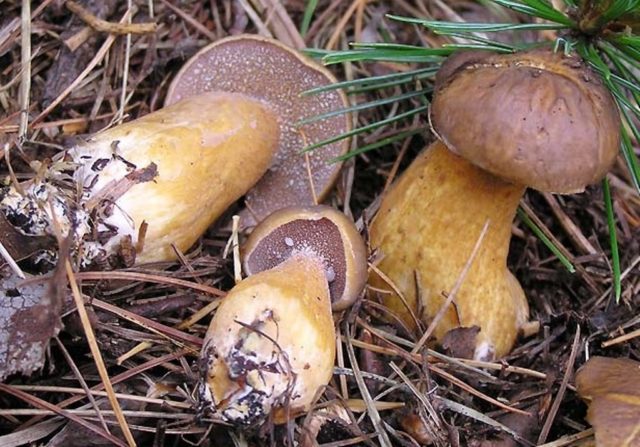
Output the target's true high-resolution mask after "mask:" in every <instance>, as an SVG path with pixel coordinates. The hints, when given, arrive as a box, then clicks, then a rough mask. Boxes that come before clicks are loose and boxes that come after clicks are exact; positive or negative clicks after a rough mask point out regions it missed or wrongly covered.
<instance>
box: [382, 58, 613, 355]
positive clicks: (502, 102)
mask: <svg viewBox="0 0 640 447" xmlns="http://www.w3.org/2000/svg"><path fill="white" fill-rule="evenodd" d="M430 118H431V123H432V126H433V128H434V131H435V133H436V134H437V136H438V138H439V139H440V141H436V142H434V143H433V144H432V145H431V146H430V147H429V148H428V149H427V150H425V151H424V152H423V153H422V154H421V155H419V156H418V158H417V159H416V160H415V161H414V162H413V164H412V165H411V166H410V167H409V168H408V169H407V171H406V172H405V173H404V174H403V175H402V177H401V178H400V179H399V180H398V181H397V183H396V184H395V186H394V187H393V189H392V190H391V191H390V192H389V194H387V195H386V196H385V197H384V198H383V200H382V203H381V205H380V210H379V212H378V214H377V216H376V217H375V219H374V221H373V223H372V225H371V228H370V237H371V245H372V247H374V248H377V249H378V250H379V251H380V252H381V254H382V260H381V262H380V264H379V269H380V270H381V271H382V272H384V273H385V274H386V276H388V277H389V278H390V279H391V281H392V282H393V284H394V285H395V286H396V287H397V289H398V290H399V291H400V292H401V293H402V294H403V295H404V299H405V300H406V302H407V305H408V307H407V305H405V304H404V303H403V301H402V300H401V299H400V298H399V296H398V295H397V294H395V293H389V294H384V295H382V299H383V300H384V302H385V303H386V304H387V305H388V307H389V308H390V309H391V310H392V311H393V312H394V313H396V314H397V315H398V316H400V317H402V318H403V319H404V320H405V321H406V323H407V324H408V325H409V327H415V323H414V320H413V319H412V317H411V312H413V313H414V314H418V315H417V317H418V318H419V319H421V320H422V321H424V322H425V323H428V322H429V321H430V320H431V319H432V318H433V317H434V316H435V315H436V313H437V312H438V310H439V309H440V307H441V306H442V305H443V302H444V301H445V298H444V297H443V295H442V294H443V293H446V292H449V291H451V289H452V287H453V285H454V283H455V281H456V279H457V278H458V276H459V275H460V273H461V271H462V269H463V267H464V265H465V263H466V262H467V260H468V258H469V256H470V254H471V251H472V248H473V246H474V244H475V242H476V240H477V239H478V236H479V234H480V232H481V229H482V227H483V226H484V224H485V222H486V221H489V228H488V231H487V233H486V235H485V238H484V240H483V243H482V245H481V248H480V251H479V252H478V254H477V256H476V258H475V260H474V262H473V264H472V265H471V268H470V270H469V271H468V273H467V275H466V277H465V279H464V283H463V284H462V287H461V288H460V289H459V290H458V292H457V294H456V296H455V299H454V301H453V303H454V306H451V307H450V308H448V309H447V312H446V313H445V315H444V317H443V318H442V319H441V320H440V322H439V324H438V325H437V327H436V329H435V331H434V335H435V337H436V339H437V340H442V338H443V337H444V335H445V334H446V333H447V332H448V331H450V330H451V329H453V328H456V327H472V326H478V327H479V328H480V332H479V334H478V336H477V337H476V343H475V350H474V357H475V358H477V359H490V358H493V357H501V356H504V355H505V354H507V353H508V352H509V350H510V349H511V347H512V345H513V343H514V341H515V339H516V336H517V334H518V330H519V328H520V327H521V326H522V325H523V324H524V323H525V322H526V320H527V319H528V305H527V301H526V298H525V295H524V293H523V291H522V288H521V287H520V284H519V283H518V281H517V280H516V279H515V277H514V276H513V275H512V274H511V272H510V271H509V270H508V269H507V265H506V259H507V254H508V249H509V240H510V236H511V223H512V221H513V218H514V216H515V212H516V209H517V206H518V202H519V200H520V198H521V197H522V194H523V193H524V190H525V188H526V187H527V186H530V187H533V188H535V189H538V190H541V191H548V192H556V193H574V192H579V191H582V190H583V189H584V188H585V186H586V185H588V184H591V183H593V182H596V181H598V180H599V179H600V178H602V177H603V176H604V174H605V173H606V171H607V170H608V169H609V167H610V166H611V164H612V163H613V162H614V160H615V157H616V154H617V151H618V146H619V138H620V136H619V132H620V118H619V115H618V111H617V108H616V106H615V103H614V101H613V98H612V97H611V95H610V93H609V92H608V90H607V89H606V88H605V87H604V86H603V84H602V82H601V81H600V80H599V78H598V76H597V75H595V74H594V73H593V72H592V71H591V70H590V69H589V68H588V67H587V66H586V65H585V64H584V63H583V62H582V61H581V60H579V59H577V58H576V57H569V56H565V55H563V54H560V53H553V52H551V51H547V50H535V51H530V52H524V53H517V54H508V55H504V54H502V55H497V54H493V53H486V52H470V53H458V54H456V55H454V56H452V57H451V58H449V59H448V60H447V61H446V62H445V63H444V64H443V66H442V68H441V69H440V71H439V73H438V75H437V77H436V86H435V92H434V98H433V103H432V105H431V114H430ZM370 283H371V285H372V286H374V287H378V288H386V289H389V285H388V284H387V283H386V282H385V281H383V279H382V278H381V277H379V276H377V275H375V274H374V275H372V276H371V278H370ZM418 299H419V300H420V305H418ZM409 308H410V310H411V312H410V310H409ZM420 311H421V313H420Z"/></svg>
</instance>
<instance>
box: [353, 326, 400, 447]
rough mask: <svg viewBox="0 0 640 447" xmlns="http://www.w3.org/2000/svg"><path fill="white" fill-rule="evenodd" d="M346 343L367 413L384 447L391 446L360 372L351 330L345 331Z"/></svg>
mask: <svg viewBox="0 0 640 447" xmlns="http://www.w3.org/2000/svg"><path fill="white" fill-rule="evenodd" d="M344 339H345V344H346V345H347V355H348V357H349V362H350V363H351V368H352V369H353V372H354V377H355V379H356V383H357V384H358V389H359V390H360V394H362V398H363V399H364V401H365V403H366V405H367V415H368V416H369V419H371V422H372V423H373V427H374V428H375V429H376V432H377V433H376V434H377V435H378V437H379V439H380V444H381V445H382V447H391V445H392V444H391V440H390V439H389V435H388V434H387V432H386V430H385V429H384V427H383V426H382V419H381V418H380V413H378V410H377V408H376V407H375V404H374V402H373V399H372V398H371V394H370V393H369V389H368V388H367V384H366V383H365V382H364V379H363V378H362V375H361V374H360V367H359V366H358V359H357V358H356V353H355V351H354V350H353V344H352V341H353V340H352V338H351V336H350V335H349V331H348V330H346V331H345V335H344Z"/></svg>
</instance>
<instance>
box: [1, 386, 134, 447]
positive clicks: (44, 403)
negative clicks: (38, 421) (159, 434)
mask: <svg viewBox="0 0 640 447" xmlns="http://www.w3.org/2000/svg"><path fill="white" fill-rule="evenodd" d="M0 391H2V392H4V393H7V394H10V395H12V396H14V397H17V398H18V399H21V400H23V401H25V402H28V403H30V404H31V405H34V406H38V407H40V408H44V409H45V410H48V411H50V412H53V413H55V414H58V415H60V416H62V417H65V418H67V419H69V420H72V421H73V422H75V423H77V424H80V425H82V426H83V427H84V428H86V429H88V430H91V431H92V432H94V433H96V434H98V435H100V436H102V437H103V438H105V439H108V440H109V441H111V442H112V443H113V445H117V446H120V447H126V446H127V444H125V443H124V442H122V441H121V440H120V439H118V438H116V437H115V436H113V435H112V434H110V433H107V432H106V431H104V430H103V429H101V428H100V427H98V426H96V425H94V424H92V423H90V422H87V421H85V420H84V419H82V418H81V417H80V416H78V415H75V414H73V413H71V412H69V411H68V410H62V409H61V408H60V407H59V406H57V405H53V404H51V403H49V402H47V401H45V400H42V399H40V398H37V397H35V396H32V395H30V394H27V393H25V392H24V391H20V390H17V389H15V388H13V387H11V386H9V385H5V384H4V383H0ZM133 445H135V444H133Z"/></svg>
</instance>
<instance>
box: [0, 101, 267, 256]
mask: <svg viewBox="0 0 640 447" xmlns="http://www.w3.org/2000/svg"><path fill="white" fill-rule="evenodd" d="M278 140H279V129H278V123H277V119H276V117H275V115H274V114H273V113H272V112H271V111H270V110H269V109H268V108H267V107H266V106H265V105H264V104H262V103H260V102H259V101H257V100H255V99H253V98H249V97H247V96H244V95H241V94H230V93H208V94H203V95H200V96H197V97H191V98H189V99H187V100H185V101H181V102H179V103H176V104H174V105H172V106H170V107H166V108H164V109H161V110H159V111H156V112H154V113H150V114H148V115H146V116H144V117H142V118H139V119H137V120H134V121H131V122H129V123H126V124H123V125H120V126H116V127H114V128H112V129H110V130H107V131H105V132H101V133H99V134H97V135H95V136H93V137H91V138H90V139H89V140H88V141H87V142H86V143H83V144H79V145H77V146H75V147H73V148H71V149H70V150H69V151H68V155H69V156H70V158H71V159H72V162H73V163H74V165H75V172H74V174H73V179H74V185H75V186H76V187H77V189H78V191H76V190H75V189H74V188H73V187H70V188H66V189H65V188H62V187H61V186H59V182H57V183H56V182H55V180H56V179H55V178H54V179H53V181H32V182H30V183H28V184H22V185H19V186H16V185H13V186H12V187H11V188H10V189H9V190H8V191H6V192H5V194H4V197H3V200H2V202H1V203H0V207H1V209H2V211H3V212H4V213H5V215H6V216H7V218H8V219H9V221H10V222H11V223H13V224H14V225H15V226H17V227H18V228H19V229H20V230H21V231H23V232H24V233H26V234H31V235H41V234H55V228H54V226H55V225H58V226H59V227H60V230H61V232H62V235H63V236H66V235H67V234H68V233H70V232H71V233H73V236H74V237H73V238H74V245H75V251H76V253H77V255H78V257H79V264H80V265H81V266H86V265H89V264H92V263H104V262H105V261H107V262H110V263H116V264H117V263H119V260H120V261H121V259H120V258H122V257H123V256H125V253H124V252H127V251H129V252H130V253H131V256H135V260H136V261H138V262H152V261H162V260H169V259H175V257H176V254H175V250H174V249H173V247H172V244H174V245H175V246H176V248H177V249H178V250H182V251H185V250H187V249H188V248H189V247H190V246H191V245H192V244H193V243H194V242H195V241H196V239H197V238H198V237H200V235H201V234H202V233H203V232H204V231H205V229H206V228H207V227H208V226H209V225H211V223H212V222H213V221H214V220H215V219H216V218H217V217H218V216H220V214H222V212H224V210H226V209H227V207H228V206H229V205H230V204H231V203H233V202H234V201H235V200H237V199H238V198H239V197H241V196H242V195H243V194H244V193H245V192H246V191H247V190H248V189H249V188H250V187H251V186H252V185H253V184H255V182H256V181H258V179H259V178H260V177H261V176H262V175H263V174H264V173H265V172H266V170H267V168H268V167H269V165H270V164H271V162H272V158H273V156H274V154H275V152H276V149H277V147H278ZM240 173H241V174H240ZM49 174H50V175H53V173H52V172H50V173H49ZM22 192H24V194H23V193H22ZM78 196H79V198H78ZM54 221H55V223H54ZM145 225H146V228H147V230H146V234H145V230H144V227H145ZM128 263H130V262H125V264H128Z"/></svg>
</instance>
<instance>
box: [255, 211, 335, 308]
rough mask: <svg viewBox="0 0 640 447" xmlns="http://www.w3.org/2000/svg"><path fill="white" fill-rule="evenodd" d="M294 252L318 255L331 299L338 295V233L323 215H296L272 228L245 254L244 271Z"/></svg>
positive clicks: (258, 268)
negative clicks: (306, 216)
mask: <svg viewBox="0 0 640 447" xmlns="http://www.w3.org/2000/svg"><path fill="white" fill-rule="evenodd" d="M296 254H303V255H308V256H314V257H318V258H319V259H320V260H321V261H322V263H323V265H324V270H325V275H326V278H327V281H328V283H329V291H330V295H331V297H332V300H333V299H334V297H340V296H342V293H343V292H344V287H345V272H346V271H347V265H346V260H345V253H344V247H343V245H342V235H341V234H340V230H339V229H338V227H337V226H336V224H335V223H333V222H331V221H330V220H329V219H327V218H321V219H318V220H307V219H297V220H295V221H292V222H289V223H286V224H284V225H282V226H279V227H277V228H275V229H273V230H272V231H271V232H270V233H269V234H268V235H267V236H266V237H264V238H262V240H261V241H260V243H258V244H257V245H256V246H255V247H254V248H253V250H252V251H251V254H250V255H249V256H247V258H246V260H245V265H247V266H248V267H249V269H250V271H248V272H247V274H251V273H252V272H261V271H263V270H269V269H272V268H273V267H275V266H277V265H278V264H281V263H282V262H283V261H285V260H286V259H288V258H290V257H291V256H294V255H296Z"/></svg>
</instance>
